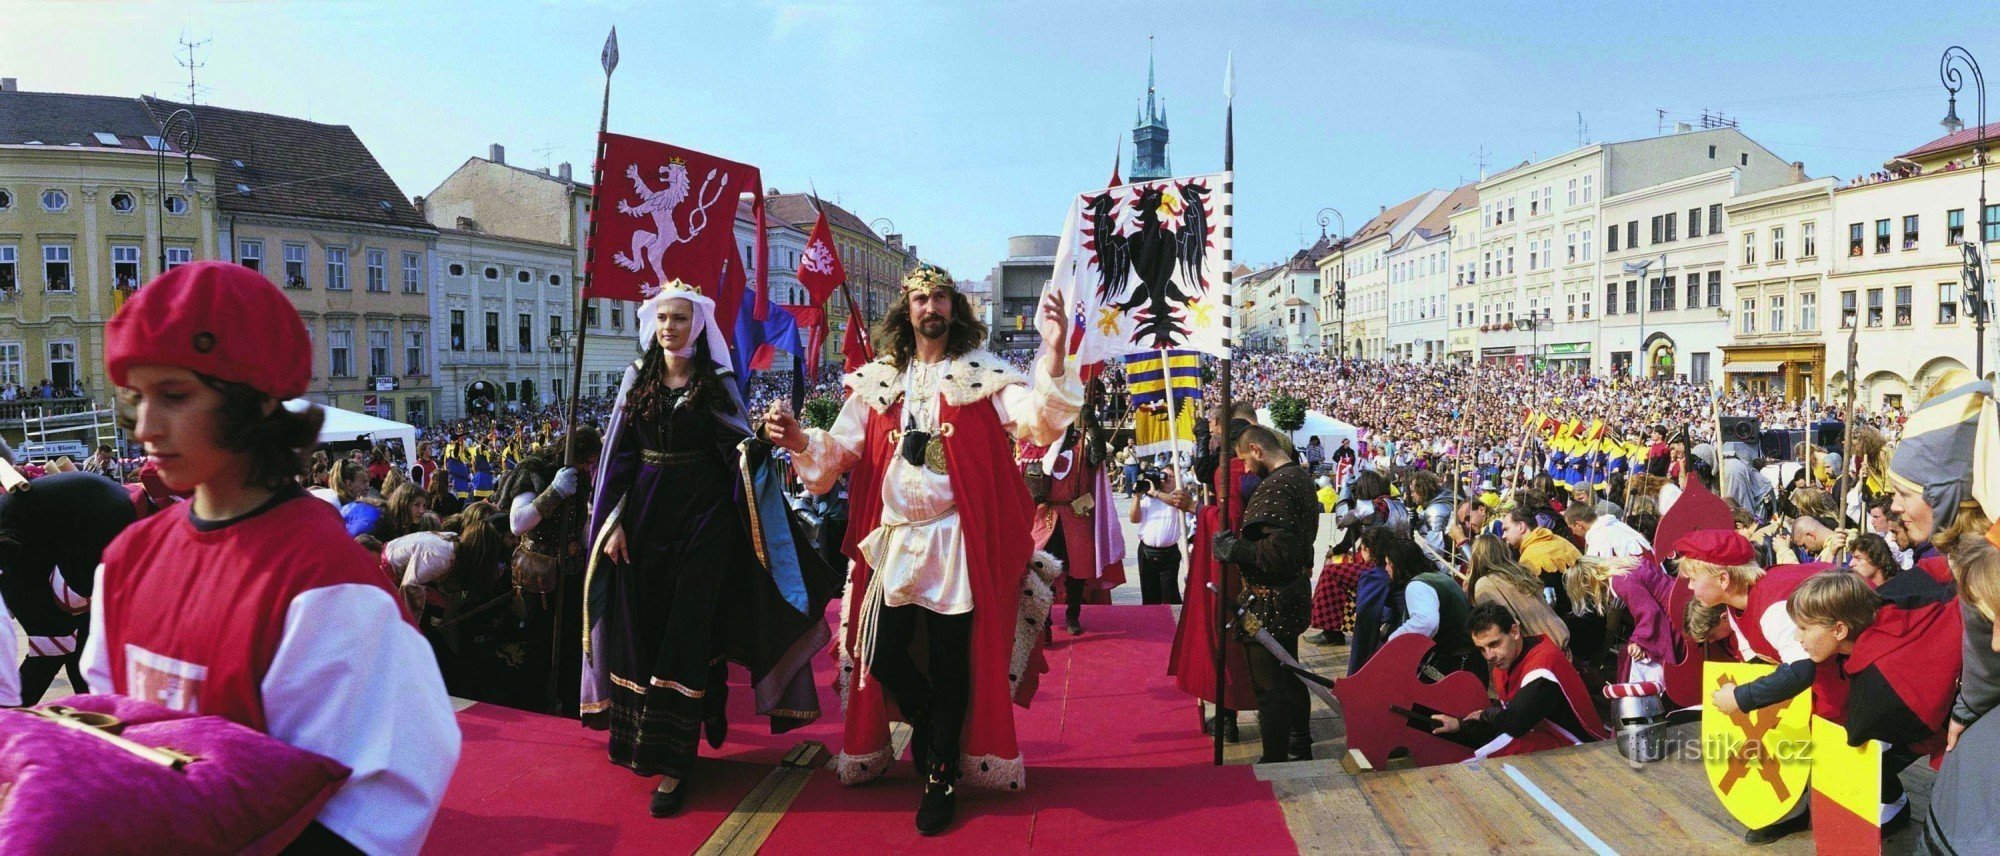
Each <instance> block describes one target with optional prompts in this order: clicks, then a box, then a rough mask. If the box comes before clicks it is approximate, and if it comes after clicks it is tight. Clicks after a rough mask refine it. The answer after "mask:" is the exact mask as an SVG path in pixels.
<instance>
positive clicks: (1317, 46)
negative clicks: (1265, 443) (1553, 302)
mask: <svg viewBox="0 0 2000 856" xmlns="http://www.w3.org/2000/svg"><path fill="white" fill-rule="evenodd" d="M1899 8H1900V9H1901V12H1899V11H1897V10H1898V9H1899ZM1914 8H1915V7H1895V6H1883V5H1882V4H1880V3H1872V4H1863V3H1810V4H1805V3H1797V4H1780V3H1757V4H1745V3H1700V2H1681V3H1667V4H1658V5H1657V6H1655V5H1653V4H1639V3H1619V4H1602V5H1598V4H1560V6H1559V4H1553V3H1550V4H1536V3H1506V2H1491V3H1479V4H1465V5H1464V6H1463V7H1455V5H1454V4H1410V3H1393V4H1357V3H1347V4H1331V3H1276V2H1217V1H1216V0H1211V2H1200V3H1189V2H1176V0H1155V2H1143V3H1123V2H1121V3H1097V2H1081V0H1072V2H1067V3H1054V2H1003V3H958V2H954V3H874V2H800V3H784V2H720V1H718V0H711V2H701V3H688V2H677V3H640V2H613V1H612V0H605V2H508V3H502V2H479V3H470V2H466V3H433V2H417V1H416V0H405V2H366V1H365V0H354V2H315V3H282V2H217V3H190V4H122V3H70V2H32V3H30V2H5V0H0V75H4V76H8V77H18V78H20V79H21V87H22V88H23V89H28V90H35V91H70V92H90V93H102V94H141V93H157V94H160V95H162V96H165V97H177V98H178V97H184V96H185V91H186V73H185V72H184V71H183V70H182V69H181V68H180V67H179V66H178V65H177V64H176V63H175V50H176V45H175V41H176V40H177V39H178V38H179V37H180V36H181V35H182V34H183V32H185V33H187V34H188V35H190V36H193V37H196V38H206V39H211V40H212V41H211V42H210V43H209V44H208V45H207V46H206V48H204V49H203V51H202V53H201V54H200V58H201V60H202V61H203V62H205V63H206V67H205V68H203V69H201V71H200V80H201V83H202V85H203V86H204V87H206V91H205V93H204V94H203V96H202V98H203V100H205V101H207V102H210V103H215V104H219V105H224V106H230V107H240V108H246V109H255V110H266V111H271V112H277V113H285V114H291V115H299V116H307V117H310V118H313V119H316V120H319V121H325V122H337V123H344V124H348V125H352V126H353V127H354V128H355V130H356V131H357V132H358V133H359V134H360V135H361V137H362V139H363V140H365V141H366V142H367V143H368V145H369V146H370V148H372V149H373V150H374V152H375V154H376V156H377V157H378V158H379V159H380V160H381V161H382V162H383V164H384V165H385V166H387V167H388V169H389V172H390V174H391V175H393V176H394V177H395V179H396V181H397V183H398V184H399V185H401V187H402V189H403V191H404V192H405V193H407V194H411V195H417V194H423V193H427V192H429V190H430V189H431V188H432V187H434V186H436V185H437V183H438V182H440V181H442V180H443V178H444V177H445V176H446V175H447V174H449V173H450V172H451V170H452V169H454V168H456V167H457V166H458V164H460V163H462V162H463V161H464V159H465V158H466V157H469V156H472V155H476V154H483V153H484V152H485V151H486V146H487V144H488V143H492V142H499V143H503V144H505V145H506V146H507V150H508V159H509V160H510V161H511V162H514V163H517V164H522V165H526V166H530V167H534V166H542V165H544V164H553V163H557V162H560V161H565V160H567V161H571V162H574V163H576V164H577V167H578V169H579V174H580V175H581V174H583V173H584V172H587V169H588V167H587V165H586V164H587V161H588V159H589V152H590V140H591V135H592V134H593V132H594V131H595V129H596V123H597V109H598V99H599V94H600V88H599V87H600V85H601V75H600V73H599V71H598V66H597V56H598V49H599V48H600V46H601V45H602V43H603V39H604V34H605V31H606V30H607V29H608V28H609V27H610V26H611V25H613V24H616V25H617V26H618V28H619V36H620V43H621V47H622V52H623V62H622V64H621V65H620V66H619V69H618V73H617V76H616V78H615V80H614V88H613V94H612V116H611V127H612V129H613V130H614V131H620V132H624V133H630V134H635V135H638V136H646V137H652V138H655V139H663V140H669V141H672V142H676V143H679V144H683V145H687V146H691V147H693V148H697V149H701V150H704V151H709V152H712V153H715V154H718V155H723V156H726V157H730V158H733V159H736V160H740V161H747V162H749V163H753V164H756V165H758V166H760V167H761V168H762V169H763V171H764V178H765V182H766V184H767V185H770V186H776V187H778V188H780V189H783V190H785V191H794V190H803V189H805V188H806V185H807V182H808V181H811V182H814V183H815V184H817V186H818V188H819V191H820V192H821V193H822V194H823V195H825V196H827V197H829V198H837V199H839V201H840V202H841V203H842V204H844V205H846V206H848V207H849V208H851V209H853V210H854V211H856V212H857V213H859V214H860V215H861V216H863V217H864V218H870V219H872V218H875V217H888V218H890V219H891V220H892V221H894V223H895V224H896V226H897V228H898V229H899V230H900V231H902V232H904V233H905V234H906V235H907V236H908V239H909V240H910V241H912V242H914V243H916V244H917V245H918V247H919V249H920V251H921V253H922V254H923V255H924V256H926V257H927V258H930V259H932V260H933V261H937V262H939V263H942V264H944V265H946V266H947V267H949V268H951V269H952V270H953V271H954V272H955V273H957V274H958V275H960V276H970V277H974V278H976V277H979V276H981V275H983V274H984V273H986V272H987V271H988V270H990V269H991V267H992V265H993V264H994V262H995V261H997V260H998V258H999V257H1000V256H1001V255H1002V254H1003V253H1004V250H1005V245H1006V239H1007V237H1008V236H1010V235H1016V234H1027V233H1051V232H1054V231H1056V230H1058V229H1059V228H1060V227H1061V222H1062V218H1063V215H1064V213H1065V211H1066V210H1067V209H1066V206H1067V200H1068V198H1069V197H1070V196H1071V195H1072V194H1074V193H1076V192H1079V191H1082V190H1087V189H1091V188H1093V187H1096V186H1100V185H1101V184H1102V182H1103V181H1104V179H1105V178H1106V176H1107V173H1108V171H1109V169H1110V161H1111V157H1112V153H1113V146H1114V141H1116V142H1118V143H1124V144H1129V139H1130V138H1129V132H1130V129H1131V123H1132V113H1133V107H1134V102H1135V100H1136V99H1138V98H1140V97H1141V96H1143V95H1144V88H1145V72H1146V49H1147V36H1148V35H1153V36H1156V37H1157V42H1156V44H1157V50H1158V62H1159V89H1160V92H1161V94H1162V96H1164V98H1165V99H1166V103H1167V106H1168V110H1169V116H1170V121H1171V124H1172V131H1173V145H1172V148H1171V155H1172V157H1173V162H1174V166H1175V171H1176V172H1178V173H1182V174H1193V173H1198V172H1206V171H1211V170H1215V169H1219V168H1220V167H1221V159H1222V111H1223V99H1222V72H1223V65H1224V59H1225V56H1226V55H1227V54H1228V53H1229V52H1231V51H1233V52H1234V54H1235V60H1236V77H1237V90H1236V91H1237V122H1236V128H1237V140H1236V148H1237V169H1238V180H1237V209H1236V210H1237V216H1238V222H1237V227H1236V236H1237V252H1236V255H1237V258H1238V259H1241V260H1245V261H1250V262H1253V263H1254V262H1259V261H1268V260H1275V259H1279V258H1282V257H1283V256H1285V255H1286V254H1288V253H1290V252H1292V251H1293V250H1295V249H1297V248H1298V247H1299V246H1300V240H1301V238H1302V237H1303V238H1304V239H1305V240H1307V241H1310V240H1311V239H1312V238H1314V237H1316V236H1317V235H1318V231H1319V227H1318V225H1317V224H1316V222H1315V220H1314V218H1315V216H1316V212H1318V211H1319V209H1320V208H1322V207H1325V206H1334V207H1337V208H1339V209H1341V210H1342V211H1343V213H1344V214H1345V215H1346V219H1347V222H1348V224H1349V227H1350V228H1354V227H1358V226H1359V225H1360V224H1361V222H1362V221H1364V220H1366V219H1367V217H1368V216H1369V215H1371V214H1373V213H1374V212H1375V211H1376V210H1377V208H1378V206H1381V205H1387V204H1394V203H1395V202H1398V201H1400V200H1402V199H1404V198H1406V197H1408V196H1410V195H1413V194H1415V193H1417V192H1419V191H1421V190H1424V189H1426V188H1430V187H1440V188H1449V187H1451V186H1454V185H1455V184H1456V183H1458V182H1459V181H1461V180H1470V179H1473V178H1476V177H1477V175H1478V166H1477V165H1476V162H1475V153H1477V152H1480V151H1484V152H1485V153H1486V157H1487V160H1488V162H1489V164H1490V166H1491V167H1492V168H1494V169H1498V168H1503V167H1505V166H1511V165H1513V164H1516V163H1519V162H1521V161H1522V160H1525V159H1529V158H1534V157H1546V156H1549V155H1552V154H1556V153H1558V152H1561V151H1565V150H1567V149H1570V148H1573V147H1575V146H1576V145H1577V142H1578V139H1579V133H1578V113H1581V114H1582V117H1583V120H1584V122H1586V123H1587V124H1588V136H1587V139H1589V140H1591V141H1613V140H1621V139H1629V138H1633V137H1641V136H1648V135H1651V134H1652V133H1654V130H1655V128H1656V127H1657V126H1658V123H1659V121H1660V119H1659V117H1658V114H1657V113H1656V112H1655V111H1656V110H1659V109H1664V110H1667V111H1668V115H1667V117H1666V120H1665V121H1666V127H1668V128H1669V129H1671V128H1672V125H1673V122H1674V121H1675V120H1693V119H1694V118H1695V117H1696V116H1698V115H1699V113H1700V112H1701V111H1702V110H1703V109H1713V110H1720V111H1722V112H1724V113H1726V114H1728V115H1730V116H1732V117H1736V118H1739V119H1740V120H1741V122H1742V127H1743V130H1744V131H1745V132H1746V133H1748V134H1750V135H1751V136H1752V137H1753V138H1755V139H1757V140H1759V141H1760V142H1763V143H1765V144H1766V145H1767V146H1769V147H1770V148H1771V149H1772V150H1773V151H1775V152H1776V153H1777V154H1778V155H1779V156H1781V157H1783V158H1785V159H1787V160H1803V161H1805V162H1806V166H1807V170H1808V171H1809V172H1810V173H1811V174H1812V175H1814V176H1821V175H1828V174H1835V175H1840V176H1843V177H1845V176H1852V175H1854V174H1857V173H1860V172H1865V171H1869V170H1872V169H1877V168H1879V167H1880V164H1881V162H1882V161H1883V160H1885V159H1887V158H1888V157H1890V156H1892V155H1894V154H1896V153H1898V152H1901V151H1904V150H1907V149H1909V148H1912V147H1914V146H1916V145H1918V144H1920V143H1922V142H1924V141H1926V140H1929V139H1931V138H1932V137H1935V136H1937V135H1938V134H1939V133H1940V132H1939V130H1938V126H1937V121H1938V119H1939V118H1941V117H1942V116H1943V114H1944V107H1945V96H1944V92H1943V90H1942V88H1941V86H1940V84H1939V82H1938V65H1937V63H1938V56H1939V54H1940V53H1941V52H1942V51H1943V50H1944V48H1945V47H1947V46H1949V45H1951V44H1953V43H1956V42H1964V43H1965V44H1966V46H1967V47H1969V48H1971V50H1972V51H1973V53H1974V54H1975V55H1978V56H1980V57H1981V58H1983V59H1986V60H1987V61H1988V62H1993V63H1996V65H1995V70H1996V73H2000V38H1993V36H1994V35H1995V34H2000V27H1995V26H1994V25H1995V24H1996V23H2000V11H1988V10H1995V9H2000V7H1986V6H1984V4H1970V5H1964V6H1961V7H1959V8H1958V10H1957V11H1954V12H1953V14H1952V15H1951V16H1949V19H1948V20H1946V19H1945V16H1938V15H1928V14H1924V15H1919V14H1902V12H1907V11H1910V10H1912V9H1914ZM1982 39H1983V40H1982ZM1995 85H1996V86H2000V79H1996V81H1995ZM1989 100H1990V99H1989ZM1971 101H1972V99H1971V96H1970V94H1969V93H1968V94H1967V95H1966V96H1965V97H1964V98H1962V99H1961V102H1960V111H1961V114H1962V115H1963V116H1964V117H1965V119H1966V121H1967V122H1968V123H1970V122H1972V121H1974V118H1973V117H1974V112H1975V111H1974V110H1973V109H1972V104H1971ZM1995 118H1996V119H2000V115H1996V117H1995ZM542 149H548V150H547V151H538V150H542ZM1129 158H1130V155H1129V145H1128V147H1127V160H1128V163H1129Z"/></svg>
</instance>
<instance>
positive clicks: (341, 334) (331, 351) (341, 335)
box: [326, 321, 354, 377]
mask: <svg viewBox="0 0 2000 856" xmlns="http://www.w3.org/2000/svg"><path fill="white" fill-rule="evenodd" d="M350 323H351V322H338V321H337V322H334V323H333V324H331V325H329V326H328V328H327V331H326V342H327V355H328V357H329V360H328V366H329V369H330V372H331V374H332V376H333V377H353V376H354V328H353V327H352V326H349V324H350Z"/></svg>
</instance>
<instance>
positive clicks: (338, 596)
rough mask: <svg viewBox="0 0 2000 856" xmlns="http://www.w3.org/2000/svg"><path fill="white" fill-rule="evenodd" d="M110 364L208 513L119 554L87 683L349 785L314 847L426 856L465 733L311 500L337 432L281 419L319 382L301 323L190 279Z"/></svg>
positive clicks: (364, 568)
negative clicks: (305, 760)
mask: <svg viewBox="0 0 2000 856" xmlns="http://www.w3.org/2000/svg"><path fill="white" fill-rule="evenodd" d="M105 363H106V368H107V370H108V371H109V373H110V376H111V382H112V383H113V384H114V385H115V386H116V387H117V392H118V403H119V410H120V417H119V418H120V421H121V422H123V423H124V424H125V427H126V428H127V430H129V431H130V432H131V436H132V439H133V440H135V441H137V442H139V443H141V444H143V445H144V446H145V449H146V455H147V459H148V462H149V463H150V464H151V465H152V466H153V467H154V468H156V469H157V471H158V473H159V476H160V478H161V479H162V480H163V481H164V482H165V484H166V486H167V487H169V488H171V489H174V490H191V491H193V498H192V499H191V500H189V501H187V502H183V503H179V504H176V505H173V506H170V507H168V508H165V509H162V510H161V511H160V512H159V513H156V514H154V515H152V516H151V517H148V518H146V519H145V520H143V521H140V522H139V523H136V524H134V525H133V526H131V527H130V528H128V529H126V530H125V532H124V533H123V534H122V535H120V536H119V537H118V539H117V540H115V541H113V542H112V544H111V546H110V547H108V548H107V549H106V550H105V552H104V561H103V564H102V565H100V566H99V567H98V570H97V588H96V601H95V604H94V606H95V609H94V611H93V612H92V614H91V628H90V641H89V643H88V644H87V645H86V646H85V648H84V663H85V675H86V679H87V680H88V681H89V683H90V685H91V686H92V687H95V688H99V689H100V690H109V691H111V692H115V693H118V694H121V695H126V696H131V697H133V698H138V699H144V700H146V701H151V702H155V703H158V704H163V705H166V706H168V707H172V708H175V709H179V710H185V711H190V712H198V713H202V714H212V715H216V716H222V717H226V718H228V719H231V720H234V721H236V722H239V723H242V724H244V725H247V726H250V727H252V728H256V729H258V730H260V731H263V732H265V733H266V734H269V735H271V736H272V737H275V738H277V739H279V740H282V741H284V742H286V743H289V744H291V745H293V746H296V747H299V748H301V749H306V750H308V751H312V752H316V753H318V754H320V755H324V756H326V757H328V758H332V759H333V760H335V761H339V762H340V763H342V764H344V765H346V766H347V767H348V768H350V769H351V770H352V771H353V773H352V775H351V776H350V777H349V778H348V780H347V782H346V784H345V785H343V786H342V787H341V789H340V791H339V792H338V793H336V794H335V795H334V797H333V798H332V799H331V800H329V801H328V802H327V803H326V806H325V807H324V808H323V809H321V810H320V813H319V816H318V818H317V820H316V821H315V823H314V824H313V826H312V827H310V828H308V830H307V832H306V833H305V835H304V836H302V837H301V839H300V840H299V844H300V845H302V846H307V847H316V848H323V849H337V848H338V846H339V845H342V844H345V845H349V846H351V847H355V848H359V849H361V850H363V851H366V852H369V853H415V852H417V851H418V849H419V848H420V847H421V846H422V844H423V841H424V836H425V834H426V833H427V832H428V831H429V829H430V825H431V821H432V819H433V818H434V817H435V816H436V814H437V809H438V804H439V802H440V801H441V800H442V799H443V797H444V789H445V785H446V783H447V782H448V781H449V780H450V778H451V773H452V769H453V768H454V767H455V766H456V765H457V762H458V748H459V734H458V725H457V722H456V720H455V719H454V716H453V713H452V710H451V704H450V700H449V699H448V698H447V696H446V695H445V690H444V682H443V680H442V679H441V678H440V677H439V675H438V668H437V662H436V660H435V659H434V658H433V656H432V654H431V651H430V648H429V646H428V645H426V644H425V642H424V640H423V637H422V636H421V635H419V634H418V633H417V630H416V628H415V627H413V626H411V625H410V623H409V622H408V621H407V620H406V619H405V617H404V615H403V611H402V607H401V606H400V605H399V603H398V601H397V599H396V598H395V596H394V595H393V594H392V593H391V591H390V589H389V586H388V583H387V581H386V579H385V578H384V577H383V575H382V573H381V572H380V571H379V570H377V562H376V559H375V557H373V556H371V555H369V553H368V552H367V551H366V550H363V549H362V548H361V547H360V546H359V545H357V544H355V543H354V540H353V539H351V538H349V537H348V536H347V533H346V530H345V529H344V528H343V526H342V524H341V521H340V517H339V516H338V515H337V514H336V513H334V511H333V510H332V509H329V508H328V507H327V506H326V503H324V502H321V501H319V500H317V499H314V498H313V497H311V496H310V495H308V494H307V493H306V492H305V491H304V490H303V489H301V488H300V487H299V484H298V480H299V476H300V475H301V474H302V472H303V468H304V461H305V458H304V456H305V453H306V452H308V451H310V450H311V449H312V447H313V446H314V445H315V444H316V442H317V438H318V434H319V427H320V422H321V419H322V418H323V414H322V413H321V411H320V410H319V409H318V408H317V407H311V406H308V407H306V408H305V409H303V410H297V411H295V410H291V409H289V408H286V407H285V406H284V404H283V402H284V401H285V400H286V399H289V398H294V397H296V396H298V395H300V394H302V393H304V392H305V389H306V382H307V379H308V378H309V377H310V375H311V373H312V349H311V345H310V342H309V340H308V338H307V336H306V330H305V325H304V324H303V323H301V322H300V320H299V315H298V312H297V311H296V310H294V309H293V308H292V306H291V304H290V302H288V301H287V300H286V299H285V297H284V295H283V294H281V293H280V292H279V291H278V289H277V287H275V286H273V285H272V284H271V283H270V281H268V280H266V279H264V277H262V276H261V275H259V274H257V273H256V272H255V271H252V270H250V269H248V268H244V267H240V266H237V265H233V264H228V263H224V262H198V263H195V264H191V265H184V266H182V267H179V268H175V269H174V270H172V271H169V272H167V273H166V274H164V275H162V276H161V277H159V278H158V279H156V280H154V281H153V282H152V283H150V284H148V285H147V286H146V287H145V288H143V289H141V290H140V291H139V292H138V294H137V295H135V296H134V297H133V298H132V299H131V300H130V301H128V302H127V303H126V304H125V306H124V308H123V309H122V310H121V311H120V312H119V313H118V314H117V315H116V316H115V317H113V318H112V319H111V322H110V323H109V324H108V325H106V328H105Z"/></svg>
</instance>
